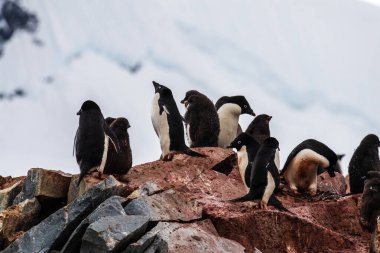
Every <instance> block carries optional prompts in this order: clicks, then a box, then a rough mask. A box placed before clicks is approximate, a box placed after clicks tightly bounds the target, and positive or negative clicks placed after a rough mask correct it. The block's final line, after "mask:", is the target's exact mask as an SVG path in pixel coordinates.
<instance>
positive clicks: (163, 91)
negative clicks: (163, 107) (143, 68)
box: [152, 81, 172, 96]
mask: <svg viewBox="0 0 380 253" xmlns="http://www.w3.org/2000/svg"><path fill="white" fill-rule="evenodd" d="M152 83H153V86H154V93H159V94H160V95H161V96H164V95H170V94H172V91H171V90H170V89H169V88H168V87H166V86H163V85H161V84H159V83H157V82H155V81H153V82H152Z"/></svg>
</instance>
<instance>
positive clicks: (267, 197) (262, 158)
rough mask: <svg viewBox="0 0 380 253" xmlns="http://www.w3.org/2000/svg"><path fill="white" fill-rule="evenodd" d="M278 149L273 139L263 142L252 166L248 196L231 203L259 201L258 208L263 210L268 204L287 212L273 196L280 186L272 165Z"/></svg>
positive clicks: (274, 167)
mask: <svg viewBox="0 0 380 253" xmlns="http://www.w3.org/2000/svg"><path fill="white" fill-rule="evenodd" d="M278 148H279V143H278V141H277V140H276V139H275V138H273V137H270V138H268V139H266V140H265V141H264V143H263V144H262V145H261V147H260V149H259V151H258V152H257V155H256V158H255V160H254V162H253V164H252V171H251V177H250V189H249V192H248V194H246V195H245V196H243V197H241V198H237V199H234V200H232V202H243V201H251V200H260V202H259V206H260V207H261V208H263V209H266V208H267V205H268V204H269V205H272V206H274V207H276V208H277V209H279V210H281V211H288V210H287V209H286V208H285V207H284V206H283V205H282V204H281V202H280V201H279V200H278V199H277V198H276V197H275V196H274V194H273V193H274V191H275V190H276V189H277V188H278V186H279V185H280V175H279V172H278V168H277V167H276V164H275V163H274V156H275V153H276V149H278Z"/></svg>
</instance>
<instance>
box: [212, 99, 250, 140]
mask: <svg viewBox="0 0 380 253" xmlns="http://www.w3.org/2000/svg"><path fill="white" fill-rule="evenodd" d="M215 107H216V110H217V111H218V116H219V123H220V132H219V136H218V146H219V147H222V148H225V147H227V146H228V145H230V144H231V142H232V141H233V140H234V139H235V138H236V136H237V132H238V125H239V116H240V115H241V114H244V113H246V114H250V115H252V116H255V113H254V112H253V110H252V109H251V107H250V105H249V103H248V101H247V99H246V98H245V97H244V96H232V97H227V96H224V97H221V98H220V99H219V100H218V101H217V102H216V104H215Z"/></svg>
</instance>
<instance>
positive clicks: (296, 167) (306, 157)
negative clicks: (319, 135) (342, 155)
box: [281, 139, 338, 195]
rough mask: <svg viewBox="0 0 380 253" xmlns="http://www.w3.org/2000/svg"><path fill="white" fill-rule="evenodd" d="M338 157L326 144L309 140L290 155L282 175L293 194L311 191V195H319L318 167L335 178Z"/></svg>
mask: <svg viewBox="0 0 380 253" xmlns="http://www.w3.org/2000/svg"><path fill="white" fill-rule="evenodd" d="M337 159H338V157H337V155H336V154H335V152H334V151H332V150H331V149H330V148H329V147H327V146H326V145H325V144H323V143H321V142H319V141H317V140H314V139H308V140H305V141H303V142H301V143H300V144H299V145H297V146H296V147H295V148H294V149H293V150H292V152H291V153H290V154H289V156H288V159H287V160H286V162H285V165H284V168H283V169H282V171H281V175H284V178H285V181H286V182H287V183H288V184H289V187H290V189H291V190H292V191H293V192H297V191H298V192H305V191H309V192H310V193H311V195H315V194H316V193H317V175H318V167H321V168H323V169H325V170H327V172H328V173H329V175H330V177H335V173H334V170H335V165H336V162H337Z"/></svg>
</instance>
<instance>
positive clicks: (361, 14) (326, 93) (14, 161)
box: [0, 0, 380, 176]
mask: <svg viewBox="0 0 380 253" xmlns="http://www.w3.org/2000/svg"><path fill="white" fill-rule="evenodd" d="M22 3H23V6H25V7H26V8H27V9H28V10H29V11H31V12H34V13H36V14H37V15H38V17H39V19H40V27H39V31H38V32H37V33H36V34H35V35H33V36H31V35H30V34H27V33H25V32H18V33H16V35H15V36H14V37H13V38H12V40H11V41H10V42H9V43H8V44H6V45H5V48H4V53H3V56H2V57H1V58H0V91H3V92H12V91H13V90H14V89H15V88H19V87H21V88H23V89H25V91H26V93H27V96H26V97H25V98H14V99H13V100H11V101H8V100H3V101H0V122H1V125H0V131H1V132H2V134H0V150H1V159H0V168H1V170H2V172H1V173H0V174H1V175H8V174H9V175H13V176H16V175H25V174H26V171H27V170H28V169H29V168H31V167H44V168H50V169H60V170H63V171H66V172H70V173H78V171H79V170H78V165H77V164H76V161H75V158H74V157H73V156H72V148H73V139H74V135H75V131H76V128H77V126H78V116H76V112H77V111H78V110H79V108H80V106H81V104H82V102H84V101H85V100H87V99H92V100H94V101H96V102H97V103H98V104H99V106H100V107H101V109H102V111H103V114H104V115H105V116H114V117H116V116H124V117H127V118H128V120H129V121H130V124H131V126H132V127H131V128H130V129H129V130H130V132H129V133H130V138H131V145H132V152H133V160H134V161H133V163H134V164H135V165H136V164H140V163H143V162H148V161H152V160H156V159H157V158H158V157H159V155H160V146H159V141H158V139H157V137H156V135H155V133H154V130H153V127H152V124H151V121H150V103H151V99H152V97H153V93H154V89H153V85H152V83H151V82H152V80H155V81H158V82H160V83H162V84H164V85H166V86H168V87H170V88H171V89H172V91H173V94H174V96H175V99H176V101H177V102H178V107H179V108H180V111H181V112H182V113H184V107H183V105H182V104H180V103H179V101H180V100H181V99H182V98H183V97H184V94H185V92H186V91H187V90H190V89H197V90H199V91H201V92H203V93H205V94H207V95H208V96H209V97H210V98H211V99H213V101H216V100H217V99H218V98H219V97H220V96H222V95H245V96H246V97H247V99H248V101H249V102H250V104H251V107H252V108H253V110H254V111H255V113H256V114H261V113H266V114H269V115H272V116H273V119H272V121H271V131H272V135H273V136H274V137H276V138H278V140H279V142H280V147H281V160H282V162H284V161H285V160H286V157H287V155H288V154H289V152H290V151H291V150H292V148H293V147H295V146H296V145H297V144H298V143H300V142H301V141H303V140H305V139H307V138H316V139H318V140H320V141H322V142H324V143H326V144H327V145H328V146H330V147H331V148H332V149H333V150H334V151H336V152H337V153H345V154H346V157H345V158H344V159H343V167H347V165H348V162H349V159H350V158H351V155H352V153H353V151H354V149H355V148H356V147H357V145H358V144H359V142H360V141H361V139H362V138H363V137H364V136H365V135H366V134H368V133H375V134H378V135H379V134H380V117H378V114H379V108H380V100H379V99H378V98H377V97H378V95H379V91H380V88H379V87H380V86H379V85H378V81H379V80H380V72H379V71H378V66H380V48H379V46H378V45H379V44H380V31H379V29H378V27H379V25H380V15H379V14H380V8H378V6H376V5H373V4H369V3H367V2H364V1H359V0H344V1H343V0H320V1H303V0H281V1H280V0H277V1H275V0H267V1H238V2H234V4H231V2H229V1H217V0H211V1H200V0H197V1H191V2H188V1H185V0H182V1H179V0H170V1H169V0H168V1H164V2H162V1H145V0H141V1H122V0H114V1H112V2H109V1H101V0H94V1H91V4H89V3H88V2H87V1H74V0H66V1H49V0H40V1H24V2H22ZM34 36H35V37H37V38H39V39H40V40H42V41H43V43H44V44H43V46H37V45H35V44H34V43H32V40H33V37H34ZM139 64H141V68H140V69H139V70H138V71H136V72H134V73H132V72H131V71H129V69H130V68H133V67H135V66H136V65H139ZM49 79H50V80H51V82H47V81H46V80H49ZM251 120H252V117H251V116H248V115H243V116H242V117H241V124H242V125H243V127H246V126H247V125H248V124H249V123H250V121H251ZM344 170H345V171H346V172H347V169H344Z"/></svg>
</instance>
